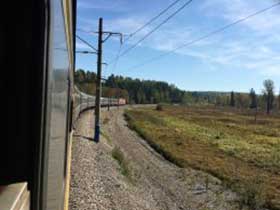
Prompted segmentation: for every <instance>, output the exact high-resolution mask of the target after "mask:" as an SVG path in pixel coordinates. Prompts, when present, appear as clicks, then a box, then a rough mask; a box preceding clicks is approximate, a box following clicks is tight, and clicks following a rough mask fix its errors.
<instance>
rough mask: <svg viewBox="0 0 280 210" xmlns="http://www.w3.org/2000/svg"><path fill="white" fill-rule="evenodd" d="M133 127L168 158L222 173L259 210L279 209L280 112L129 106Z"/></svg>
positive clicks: (229, 184) (127, 114)
mask: <svg viewBox="0 0 280 210" xmlns="http://www.w3.org/2000/svg"><path fill="white" fill-rule="evenodd" d="M125 114H126V117H127V120H128V123H129V126H130V127H131V128H132V129H134V130H136V131H137V132H138V133H139V134H140V135H141V136H142V137H144V138H145V139H146V140H147V142H148V143H149V144H150V145H151V146H152V147H153V148H154V149H155V150H157V151H158V152H160V153H161V154H162V155H163V156H164V157H165V158H167V159H168V160H170V161H172V162H174V163H175V164H177V165H178V166H180V167H192V168H195V169H199V170H203V171H206V172H208V173H210V174H212V175H215V176H216V177H218V178H220V179H221V180H222V181H223V182H224V184H225V185H227V186H228V187H230V188H231V189H233V190H235V191H237V192H238V193H239V194H240V195H241V198H242V199H241V201H240V202H241V203H242V204H246V205H248V206H250V207H251V208H252V209H256V208H257V207H258V206H263V205H264V206H266V207H268V208H270V209H280V116H279V115H274V116H267V115H265V114H259V115H258V118H257V122H255V120H254V114H253V113H251V114H250V113H249V111H246V112H245V111H243V112H241V111H238V110H235V109H229V108H228V109H226V108H223V109H222V108H215V107H182V106H164V107H163V110H162V111H157V110H155V109H154V108H145V109H132V110H127V111H126V113H125Z"/></svg>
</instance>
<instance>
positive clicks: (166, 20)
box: [120, 0, 193, 57]
mask: <svg viewBox="0 0 280 210" xmlns="http://www.w3.org/2000/svg"><path fill="white" fill-rule="evenodd" d="M192 1H193V0H189V1H187V2H186V3H184V4H183V5H182V6H181V7H180V8H178V9H177V10H176V11H175V12H173V13H172V14H171V15H169V16H168V17H167V18H166V19H164V20H163V21H162V22H161V23H160V24H159V25H157V26H156V27H155V28H154V29H153V30H151V31H150V32H149V33H147V34H146V35H145V36H144V37H142V38H141V39H140V40H138V41H137V42H136V43H135V44H133V45H132V46H131V47H129V48H128V49H126V50H125V51H124V52H122V53H121V54H120V57H122V56H124V55H126V54H127V53H128V52H130V51H131V50H132V49H134V48H135V47H137V46H138V45H139V44H140V43H141V42H142V41H144V40H145V39H147V38H148V37H149V36H150V35H152V34H153V33H154V32H155V31H157V30H158V29H159V28H160V27H161V26H162V25H164V24H165V23H167V22H168V21H169V20H170V19H172V18H173V17H174V16H175V15H177V14H178V13H179V12H180V11H182V10H183V9H184V8H185V7H186V6H188V5H189V4H190V3H191V2H192Z"/></svg>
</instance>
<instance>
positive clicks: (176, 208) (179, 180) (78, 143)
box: [69, 108, 245, 210]
mask: <svg viewBox="0 0 280 210" xmlns="http://www.w3.org/2000/svg"><path fill="white" fill-rule="evenodd" d="M102 118H103V122H104V125H103V126H102V129H103V130H102V131H103V133H104V135H103V136H102V138H101V141H100V143H98V144H96V143H94V142H93V141H92V140H91V139H90V138H91V137H92V136H93V128H94V123H93V121H94V119H93V112H92V111H87V112H85V113H84V114H83V115H82V116H81V118H80V119H79V122H78V124H77V128H76V131H75V137H74V138H73V148H72V152H73V154H72V171H71V191H70V203H69V206H70V210H78V209H79V210H84V209H91V210H95V209H96V210H97V209H98V210H103V209H106V210H134V209H135V210H167V209H170V210H183V209H184V210H187V209H188V210H210V209H211V210H212V209H213V210H214V209H215V210H237V209H239V205H238V202H237V201H236V200H237V196H236V195H235V194H234V193H232V192H231V191H229V190H227V189H225V188H224V187H223V186H222V185H221V183H220V181H219V180H218V179H216V178H214V177H212V176H209V175H207V174H205V173H202V172H200V171H196V170H192V169H181V168H178V167H177V166H175V165H173V164H171V163H170V162H168V161H166V160H165V159H163V158H162V157H161V156H160V155H158V154H157V153H156V152H154V150H153V149H151V148H150V147H149V146H148V145H147V144H146V142H145V141H144V140H142V139H141V138H140V137H139V136H138V135H137V134H136V133H135V132H133V131H131V130H130V129H128V127H127V124H126V122H125V120H124V117H123V108H120V109H119V110H118V109H111V111H109V112H108V111H105V110H104V111H103V113H102ZM114 147H119V148H120V150H121V151H122V152H123V153H124V156H125V160H126V162H127V163H128V164H127V165H128V168H129V175H128V176H124V175H122V174H121V172H120V166H119V164H118V162H117V161H116V160H115V159H113V158H112V155H111V151H112V149H113V148H114ZM207 177H208V178H207ZM207 180H208V181H207ZM207 182H208V183H209V184H208V189H206V185H207ZM243 209H245V208H243Z"/></svg>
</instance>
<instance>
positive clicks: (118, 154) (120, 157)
mask: <svg viewBox="0 0 280 210" xmlns="http://www.w3.org/2000/svg"><path fill="white" fill-rule="evenodd" d="M112 157H113V158H114V159H115V160H116V161H117V162H118V164H119V165H120V171H121V174H122V175H124V176H126V177H129V175H130V172H129V168H128V162H127V161H126V160H125V158H124V154H123V152H122V151H121V150H120V148H118V147H114V149H113V150H112Z"/></svg>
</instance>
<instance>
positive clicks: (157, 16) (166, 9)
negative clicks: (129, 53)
mask: <svg viewBox="0 0 280 210" xmlns="http://www.w3.org/2000/svg"><path fill="white" fill-rule="evenodd" d="M179 1H181V0H176V1H174V2H173V3H171V4H170V5H168V7H166V8H165V9H164V10H162V11H161V12H160V13H159V14H157V15H156V16H154V17H153V18H151V19H150V20H149V21H148V22H147V23H145V24H144V25H142V26H141V27H139V28H138V29H136V30H135V31H134V32H133V33H131V34H129V36H128V37H127V38H126V40H125V41H127V40H128V39H130V38H131V37H133V36H134V35H135V34H137V33H138V32H139V31H141V30H143V29H144V28H145V27H147V26H148V25H150V24H151V23H152V22H154V21H155V20H156V19H158V18H159V17H160V16H162V15H163V14H164V13H166V12H167V11H168V10H169V9H171V8H172V7H173V6H175V5H176V4H177V3H178V2H179Z"/></svg>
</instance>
